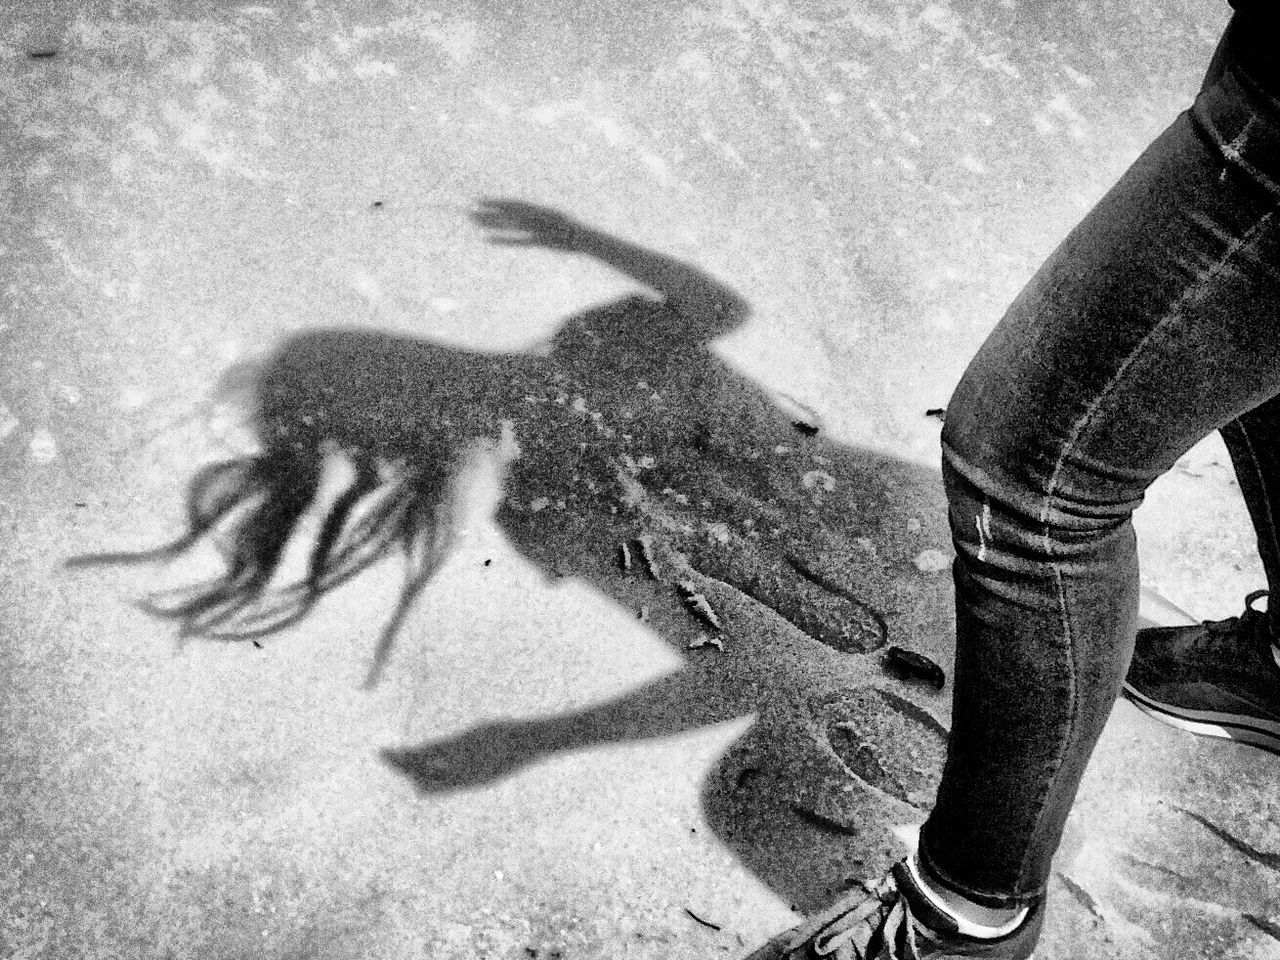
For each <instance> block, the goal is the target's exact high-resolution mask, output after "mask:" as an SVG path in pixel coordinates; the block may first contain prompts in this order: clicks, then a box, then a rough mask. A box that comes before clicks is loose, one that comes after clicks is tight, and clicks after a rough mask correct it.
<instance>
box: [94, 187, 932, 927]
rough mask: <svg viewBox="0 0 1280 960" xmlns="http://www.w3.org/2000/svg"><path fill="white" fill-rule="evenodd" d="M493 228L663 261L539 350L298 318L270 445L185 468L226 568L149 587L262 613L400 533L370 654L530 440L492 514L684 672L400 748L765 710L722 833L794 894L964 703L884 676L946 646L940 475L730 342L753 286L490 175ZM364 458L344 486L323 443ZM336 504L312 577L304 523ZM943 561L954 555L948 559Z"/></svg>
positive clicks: (186, 605) (503, 753)
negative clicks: (390, 587) (384, 611)
mask: <svg viewBox="0 0 1280 960" xmlns="http://www.w3.org/2000/svg"><path fill="white" fill-rule="evenodd" d="M472 216H473V219H474V220H475V221H476V223H478V224H479V225H480V226H481V227H482V228H484V229H485V230H486V231H488V234H489V238H490V240H491V241H492V242H495V243H503V244H511V245H519V246H537V247H544V248H551V249H555V250H560V251H565V252H570V253H576V254H582V255H586V256H590V257H593V258H595V259H597V260H599V261H600V262H602V263H604V264H607V265H608V266H610V267H613V268H615V269H616V270H618V271H620V272H621V273H623V274H625V275H627V276H628V277H630V278H632V279H633V280H635V281H636V282H637V283H638V284H639V285H641V286H642V287H644V288H645V290H646V292H645V293H643V294H639V293H638V294H635V295H631V296H626V297H623V298H621V299H619V300H617V301H614V302H612V303H608V304H606V305H603V306H600V307H597V308H594V309H591V310H587V311H585V312H583V313H581V314H578V315H576V316H574V317H572V318H570V319H568V320H567V321H566V322H565V323H564V324H563V325H562V327H561V328H560V329H559V330H558V332H557V333H556V335H555V337H554V340H553V342H552V344H551V349H550V350H549V351H548V352H546V353H545V355H531V354H484V353H478V352H472V351H466V350H460V349H454V348H450V347H446V346H441V345H438V344H432V343H429V342H426V341H423V340H418V339H415V338H409V337H404V336H393V335H389V334H386V333H380V332H369V331H360V330H345V329H338V330H318V331H312V332H307V333H304V334H301V335H299V336H296V337H294V338H292V339H290V340H289V341H287V342H286V343H284V344H283V345H282V346H281V347H280V348H279V349H278V350H277V351H276V352H275V353H274V354H273V355H272V356H271V357H270V358H269V359H268V360H267V361H266V362H265V363H264V364H263V365H262V367H261V369H260V370H259V371H258V372H257V375H256V378H255V380H254V382H253V396H254V424H255V430H256V433H257V436H258V439H259V441H260V443H261V449H260V450H259V451H258V452H256V453H254V454H252V455H248V456H243V457H239V458H237V459H234V460H231V461H227V462H224V463H220V464H215V465H213V466H210V467H208V468H206V469H204V470H203V471H201V472H200V473H199V474H198V475H197V476H196V477H195V478H194V479H193V481H192V482H191V486H190V489H189V493H188V529H187V531H186V533H185V534H183V535H182V536H181V537H180V538H178V539H177V540H175V541H174V542H173V543H171V544H167V545H165V546H163V547H161V548H158V549H157V550H153V551H148V552H144V553H129V554H123V553H121V554H101V555H97V556H95V557H86V558H80V559H79V560H78V561H74V562H76V563H81V564H84V563H93V562H104V561H120V560H139V559H155V558H161V557H168V556H173V555H176V554H180V553H182V552H183V551H185V550H187V549H189V548H191V547H193V546H194V545H196V544H197V543H199V542H202V541H206V540H212V541H213V542H215V543H216V544H218V545H219V548H220V550H221V551H222V553H223V555H224V558H225V566H224V569H223V570H222V571H221V572H220V574H219V575H218V576H217V577H215V578H214V579H212V580H210V581H207V582H203V583H198V584H195V585H192V586H189V587H184V588H182V589H179V590H173V591H168V592H164V593H159V594H156V595H153V596H151V597H150V598H148V600H147V601H146V606H147V608H148V609H149V610H151V611H152V612H154V613H156V614H158V615H162V616H166V617H169V618H172V619H174V620H176V621H177V622H178V623H179V624H180V626H181V629H182V632H183V633H184V634H188V635H208V636H218V637H224V638H245V637H256V636H261V635H264V634H266V633H270V632H272V631H275V630H279V629H280V628H281V627H283V626H285V625H286V624H289V623H293V622H295V621H297V620H298V619H299V618H301V617H302V616H304V615H305V614H306V613H307V611H308V610H309V609H311V607H312V606H313V605H314V604H315V603H316V602H317V600H318V599H319V598H320V597H321V596H323V595H324V594H325V593H326V592H327V591H328V590H330V589H332V588H333V587H335V586H337V584H339V583H341V582H343V581H345V580H347V579H349V578H351V577H353V576H354V575H356V574H357V573H358V572H359V571H361V570H362V569H364V568H365V567H367V566H368V565H370V564H371V563H373V562H375V561H376V560H378V559H379V558H381V557H382V556H384V555H385V554H387V553H389V552H394V551H397V550H398V551H400V552H401V553H402V554H403V556H404V559H405V569H406V574H405V581H404V585H403V589H402V591H401V596H400V599H399V602H398V604H397V606H396V608H395V610H394V611H393V612H392V615H391V617H390V619H389V622H388V624H387V626H386V628H385V630H384V631H383V633H382V636H381V639H380V641H379V643H378V648H377V650H376V652H375V654H374V657H373V667H372V669H371V673H370V680H371V682H372V680H373V679H374V678H376V675H377V673H378V671H379V670H380V669H381V668H382V665H383V664H384V663H385V661H386V659H387V657H388V654H389V650H390V644H391V642H392V638H393V637H394V634H395V631H396V628H397V627H398V626H399V624H400V623H401V621H402V620H403V618H404V617H405V615H406V612H407V611H408V609H409V607H410V605H411V603H412V601H413V599H414V597H415V596H416V595H418V593H419V592H420V591H421V590H422V589H423V588H424V587H425V586H426V584H427V583H428V582H429V581H430V578H431V576H432V574H433V573H434V572H435V571H436V570H438V569H439V567H440V565H441V564H442V563H443V561H444V560H445V558H446V557H447V556H448V555H449V551H450V547H451V544H452V542H453V539H452V538H453V528H454V526H455V517H456V506H455V505H456V501H457V497H458V490H457V484H458V480H457V476H458V465H459V462H460V460H461V459H462V458H463V457H464V454H465V451H467V450H468V449H470V448H472V447H473V445H474V444H475V443H476V442H477V441H487V442H489V443H491V444H497V445H498V446H500V447H502V448H504V449H505V450H506V451H507V453H508V457H509V460H510V462H509V464H508V468H507V472H506V475H505V479H504V482H503V491H502V498H501V501H500V504H499V507H498V509H497V513H496V521H497V523H498V525H499V527H500V529H501V530H502V531H503V532H504V533H505V534H506V536H507V537H508V538H509V539H510V541H511V542H512V543H513V544H514V545H515V546H516V547H517V548H518V549H519V550H520V551H521V553H522V554H523V555H524V556H526V557H527V558H529V559H530V560H532V561H533V562H534V563H536V564H538V565H540V566H541V567H542V568H543V569H544V570H545V571H548V572H554V573H555V574H556V575H570V576H575V577H580V578H582V579H585V580H586V581H588V582H590V583H592V584H593V585H595V586H597V587H598V588H599V589H600V590H601V591H602V592H603V593H604V594H606V595H607V596H610V597H611V598H612V599H613V600H614V601H615V602H617V603H618V604H620V605H622V606H623V607H624V608H626V609H628V610H632V611H643V617H644V618H645V619H647V621H648V622H649V625H650V626H651V627H652V628H653V629H654V630H655V631H656V632H657V633H658V634H659V635H660V636H662V637H663V638H664V639H665V640H666V641H667V642H668V643H671V644H672V645H673V646H675V647H677V648H678V649H679V650H681V651H682V653H683V654H684V655H685V656H684V665H683V667H682V668H681V669H679V670H677V671H675V672H673V673H671V674H668V675H666V676H664V677H661V678H659V679H657V680H655V681H653V682H651V683H649V684H647V685H645V686H643V687H641V688H639V689H637V690H634V691H632V692H630V693H627V694H626V695H623V696H621V697H618V698H616V699H614V700H612V701H608V702H605V703H600V704H596V705H594V706H591V707H589V708H586V709H583V710H581V711H578V712H575V713H571V714H564V715H559V716H555V717H550V718H545V719H537V720H528V721H515V720H512V721H503V722H498V723H490V724H485V725H482V726H479V727H477V728H474V729H472V730H470V731H468V732H466V733H464V734H462V735H461V736H458V737H454V738H452V739H448V740H442V741H434V742H427V743H423V744H420V745H417V746H412V747H408V748H403V749H395V750H387V751H384V757H385V759H386V760H387V762H388V763H390V764H392V765H393V766H394V767H395V768H396V769H398V770H399V771H401V772H402V773H403V774H404V775H406V776H407V777H409V778H411V779H412V780H413V782H414V783H415V784H416V786H417V787H418V788H419V789H420V790H421V791H423V792H424V793H427V792H441V791H449V790H457V789H462V788H474V787H477V786H480V785H483V784H487V783H491V782H493V781H495V780H497V779H500V778H502V777H505V776H509V775H511V774H513V773H515V772H516V771H518V770H520V769H521V768H522V767H524V766H526V765H528V764H530V763H533V762H536V761H537V760H538V759H539V758H542V757H546V756H548V755H551V754H555V753H557V752H560V751H564V750H570V749H574V748H578V747H584V746H588V745H598V744H604V743H618V742H626V741H632V740H638V739H644V738H650V737H659V736H669V735H671V734H675V733H678V732H681V731H688V730H693V729H697V728H699V727H701V726H704V725H706V724H710V723H716V722H720V721H724V720H729V719H732V718H737V717H744V716H750V715H755V717H756V721H755V723H754V725H753V726H752V728H751V729H750V730H749V731H748V733H747V734H746V735H745V736H744V737H743V738H742V739H741V740H739V742H737V743H736V744H735V745H734V746H733V747H732V748H731V749H730V750H729V752H728V753H727V754H726V756H724V757H722V758H721V759H720V761H719V762H718V764H717V765H716V768H715V769H714V770H713V771H712V773H711V775H710V776H709V777H708V780H707V782H706V785H705V787H704V791H703V799H704V804H705V808H706V812H707V819H708V822H709V823H710V825H711V826H712V827H713V828H714V829H715V831H716V832H717V834H718V835H719V836H720V837H721V839H722V840H723V841H724V842H725V843H726V844H727V845H728V846H729V847H730V848H731V849H732V850H734V851H735V853H736V854H737V855H738V856H739V857H740V858H741V859H742V860H743V861H744V863H745V864H746V865H747V866H748V867H749V868H751V869H752V870H753V871H755V872H756V873H757V875H759V876H760V877H761V878H762V879H763V880H764V881H765V882H767V883H769V884H770V885H771V886H772V887H773V888H774V889H775V890H777V891H778V892H779V893H780V895H782V896H784V897H785V898H787V899H788V900H789V901H790V902H791V903H793V904H796V905H797V906H798V907H800V908H801V909H812V908H815V907H817V906H819V905H821V904H823V903H825V902H827V901H828V900H829V899H830V896H831V893H832V892H834V891H836V890H838V889H842V888H843V887H845V886H847V885H849V884H850V883H852V882H854V881H855V880H856V879H857V878H858V876H860V875H862V874H864V873H866V874H870V873H876V872H879V871H880V870H882V869H883V868H885V867H886V866H887V865H888V862H889V860H891V859H893V858H894V855H893V853H892V849H893V847H894V843H893V841H892V840H891V839H890V837H889V833H890V831H891V830H892V829H893V827H894V826H895V825H899V824H904V823H912V822H918V821H919V820H922V819H923V811H924V810H925V809H926V808H927V805H928V804H929V803H930V802H931V798H932V796H933V791H934V788H935V787H936V783H937V780H938V778H939V776H940V773H941V766H942V762H943V758H944V755H945V739H946V727H945V721H946V712H947V709H948V708H947V705H946V703H945V702H944V699H943V697H942V695H941V694H940V693H939V692H938V691H937V690H935V689H933V688H931V687H928V686H924V685H921V684H919V683H915V682H912V681H910V680H908V679H904V678H895V677H893V676H890V675H889V674H887V673H886V671H885V669H884V665H883V663H882V658H881V656H880V654H879V653H878V651H880V650H881V649H882V648H884V647H885V646H886V645H887V644H891V643H892V644H903V645H905V646H908V647H912V648H914V649H916V650H917V651H920V652H922V653H924V654H927V655H929V656H931V657H933V658H934V659H936V660H939V661H941V662H943V663H947V662H948V661H949V659H950V648H951V624H952V621H951V594H950V585H949V581H948V579H947V578H946V577H945V576H941V575H940V572H941V570H942V569H944V568H945V560H946V555H945V551H946V550H947V548H948V544H949V537H948V536H947V534H946V530H945V518H944V510H943V506H942V502H941V490H940V484H939V483H938V478H937V475H936V474H934V473H931V472H929V471H926V470H922V469H920V468H919V467H916V466H914V465H911V464H909V463H906V462H903V461H899V460H896V459H894V458H892V457H888V456H885V455H883V454H879V453H876V452H873V451H869V450H860V449H854V448H852V447H849V446H846V445H842V444H839V443H836V442H833V441H831V440H829V439H827V438H826V437H825V436H823V435H822V434H821V433H820V431H818V430H817V428H816V426H815V425H814V424H812V423H808V422H803V421H797V420H796V419H794V416H793V415H788V413H787V412H786V411H784V410H783V409H782V407H781V406H780V405H779V404H778V403H777V402H776V401H775V399H774V398H773V397H771V396H770V395H769V394H767V393H766V392H765V391H763V390H762V389H761V388H760V387H759V386H757V385H756V384H754V383H752V382H751V381H750V380H748V379H747V378H745V377H743V376H742V375H741V374H739V373H737V372H736V371H735V370H734V369H733V368H732V367H730V366H729V365H728V364H727V363H725V362H724V361H722V360H721V359H720V358H719V357H718V356H717V355H716V354H715V353H714V352H713V351H712V350H711V349H710V348H709V345H710V343H711V341H713V340H714V339H716V338H717V337H720V336H723V335H724V334H726V333H728V332H729V331H731V330H733V329H735V328H736V327H737V326H738V325H740V324H741V323H742V322H743V321H744V320H745V319H746V317H747V314H748V310H747V305H746V304H745V303H744V302H743V301H742V299H741V298H740V297H738V296H737V295H736V294H734V293H733V292H732V291H731V290H729V289H728V288H726V287H725V286H724V285H723V284H721V283H719V282H717V281H715V280H714V279H712V278H710V277H708V276H707V275H705V274H704V273H702V272H701V271H699V270H697V269H695V268H694V267H692V266H691V265H689V264H687V263H684V262H681V261H679V260H675V259H673V258H670V257H666V256H663V255H661V254H658V253H655V252H654V251H651V250H647V249H644V248H642V247H639V246H636V245H633V244H630V243H627V242H625V241H623V240H620V239H618V238H616V237H612V236H609V235H607V234H604V233H601V232H599V231H597V230H594V229H591V228H589V227H587V226H585V225H583V224H581V223H578V222H576V221H574V220H571V219H569V218H567V217H565V216H563V215H561V214H559V213H557V212H555V211H553V210H550V209H548V208H544V207H538V206H534V205H531V204H525V203H519V202H515V201H510V200H489V201H483V202H481V203H480V204H479V205H478V206H477V207H476V208H475V210H474V211H473V213H472ZM334 457H338V458H340V459H342V460H343V461H345V462H346V463H347V464H349V466H350V468H351V473H350V481H349V483H348V485H347V486H346V488H345V489H343V490H342V491H340V492H339V493H338V494H337V495H336V496H334V497H332V498H331V499H330V500H329V501H328V502H324V500H323V498H322V497H321V486H322V484H321V478H322V474H323V473H324V465H325V462H326V460H328V459H332V458H334ZM308 511H311V512H312V513H313V514H314V513H316V512H317V511H318V512H319V516H320V520H319V523H318V525H317V527H316V530H315V534H314V539H313V541H312V542H311V543H310V544H309V546H308V561H307V564H306V570H305V573H304V575H302V576H301V577H300V578H299V579H298V580H297V582H294V583H291V584H287V585H285V586H283V587H281V586H277V585H276V581H277V580H278V579H279V576H278V574H279V571H280V565H281V559H282V557H283V556H284V554H285V549H286V545H287V544H288V543H289V542H290V540H291V539H292V538H293V537H294V536H295V534H296V533H297V531H298V529H299V528H300V523H301V520H302V518H303V517H304V515H306V514H308ZM939 561H942V562H939Z"/></svg>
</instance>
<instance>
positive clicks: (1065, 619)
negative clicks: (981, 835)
mask: <svg viewBox="0 0 1280 960" xmlns="http://www.w3.org/2000/svg"><path fill="white" fill-rule="evenodd" d="M1274 212H1275V211H1274V210H1268V211H1267V212H1266V213H1264V214H1263V215H1262V216H1261V217H1260V218H1259V219H1258V220H1257V221H1256V222H1255V223H1254V224H1253V225H1252V226H1251V227H1250V228H1249V229H1248V230H1247V231H1245V232H1244V234H1242V235H1241V237H1240V239H1238V240H1236V241H1234V242H1232V243H1231V244H1230V245H1229V246H1228V247H1227V249H1226V250H1225V251H1224V252H1223V253H1222V256H1221V257H1220V258H1219V259H1218V260H1217V262H1215V263H1214V264H1213V266H1211V267H1209V268H1208V269H1207V270H1204V271H1202V272H1201V273H1200V274H1199V275H1198V276H1197V277H1196V279H1195V281H1194V282H1193V283H1191V284H1189V285H1188V286H1187V287H1186V289H1184V290H1183V291H1182V293H1181V294H1180V295H1179V296H1178V298H1177V299H1176V300H1175V301H1174V302H1173V303H1172V304H1170V306H1169V307H1168V308H1167V309H1166V312H1165V314H1164V316H1163V317H1161V318H1160V320H1159V322H1157V323H1156V324H1154V325H1153V326H1152V327H1151V329H1150V330H1148V331H1147V333H1146V335H1145V336H1144V337H1143V338H1142V339H1141V340H1140V341H1138V343H1137V344H1136V345H1135V346H1134V348H1133V349H1132V350H1131V351H1130V352H1129V355H1128V356H1127V357H1126V358H1125V359H1124V362H1123V363H1121V364H1120V366H1119V367H1118V368H1117V370H1116V372H1115V373H1114V374H1113V375H1112V376H1111V379H1110V380H1109V381H1108V382H1107V384H1106V385H1105V386H1104V387H1103V388H1102V389H1101V390H1100V391H1098V395H1097V396H1096V397H1095V398H1094V399H1093V401H1092V402H1091V403H1090V404H1089V406H1088V408H1087V409H1086V410H1085V411H1084V413H1083V414H1082V415H1081V416H1080V418H1079V419H1078V420H1077V421H1076V422H1075V424H1074V425H1073V426H1072V428H1071V432H1070V434H1069V436H1068V438H1067V442H1066V443H1065V444H1063V447H1062V452H1061V453H1060V454H1059V455H1058V460H1057V463H1056V464H1054V468H1053V473H1052V474H1051V475H1050V477H1049V482H1048V484H1047V485H1046V487H1045V495H1044V501H1043V504H1042V506H1041V508H1040V523H1041V524H1042V525H1043V527H1044V531H1043V533H1042V537H1043V547H1044V554H1045V556H1046V557H1048V556H1052V554H1051V550H1052V540H1051V537H1050V531H1051V529H1052V525H1051V524H1050V522H1049V514H1050V511H1051V510H1052V509H1053V502H1054V500H1055V499H1056V496H1057V487H1058V482H1059V479H1060V478H1061V476H1062V472H1063V469H1064V467H1065V465H1066V462H1067V457H1069V456H1070V455H1071V452H1072V451H1073V450H1074V449H1075V448H1076V446H1077V445H1078V444H1079V442H1080V438H1081V436H1083V434H1084V432H1085V430H1086V429H1088V427H1089V425H1090V423H1091V422H1092V421H1093V418H1094V416H1095V415H1096V414H1097V412H1098V410H1099V408H1100V407H1101V406H1102V402H1103V401H1104V400H1105V399H1106V398H1107V397H1108V396H1109V395H1110V394H1111V393H1112V392H1113V391H1114V390H1115V389H1116V387H1117V386H1118V385H1119V384H1120V382H1121V380H1122V378H1123V377H1124V375H1125V374H1126V373H1127V372H1128V371H1129V369H1130V368H1131V367H1132V366H1133V365H1134V363H1136V362H1137V359H1138V357H1139V356H1140V355H1141V354H1142V353H1143V352H1144V350H1145V349H1146V348H1147V346H1148V344H1150V343H1151V341H1152V340H1153V339H1154V338H1155V337H1156V335H1157V334H1158V333H1160V332H1162V331H1163V330H1164V329H1165V328H1166V327H1168V326H1169V324H1171V323H1172V322H1173V321H1174V320H1176V319H1177V318H1179V317H1181V316H1183V312H1182V307H1183V305H1184V304H1186V302H1187V301H1188V300H1190V299H1191V298H1192V297H1193V296H1195V295H1196V294H1198V293H1199V292H1200V291H1201V290H1203V289H1204V288H1205V287H1206V286H1207V285H1208V284H1209V283H1210V282H1211V281H1213V280H1215V279H1216V278H1217V277H1218V275H1219V274H1221V273H1222V271H1223V269H1224V268H1225V267H1226V265H1227V264H1228V263H1229V262H1230V261H1231V260H1232V259H1233V258H1234V257H1235V256H1236V255H1237V254H1238V253H1239V252H1240V251H1241V250H1243V249H1244V248H1245V247H1247V246H1248V245H1249V244H1251V243H1252V242H1253V240H1254V239H1255V237H1256V235H1257V234H1258V233H1259V232H1260V231H1261V230H1262V229H1263V228H1264V227H1265V226H1266V225H1267V223H1268V222H1269V221H1270V220H1271V218H1272V215H1273V214H1274ZM1053 577H1054V584H1055V587H1056V590H1057V599H1058V608H1059V611H1060V619H1061V623H1062V631H1063V635H1064V636H1065V638H1066V641H1067V652H1068V654H1069V655H1070V657H1071V660H1072V664H1071V667H1072V668H1071V671H1070V689H1069V697H1070V700H1069V706H1070V710H1071V721H1070V723H1069V725H1068V728H1067V736H1066V737H1065V738H1064V739H1063V741H1062V745H1061V746H1060V748H1059V749H1058V753H1057V756H1056V757H1055V758H1054V766H1053V770H1054V772H1053V775H1052V776H1051V777H1050V778H1049V780H1048V783H1047V784H1046V786H1045V789H1044V793H1043V795H1042V797H1041V799H1040V811H1039V813H1037V814H1036V820H1035V824H1034V825H1033V827H1032V830H1031V836H1034V835H1035V834H1036V831H1037V830H1038V829H1039V827H1040V821H1041V819H1042V818H1043V817H1044V815H1045V812H1046V810H1047V809H1048V805H1047V804H1046V803H1045V800H1047V798H1048V796H1049V794H1050V793H1051V792H1052V789H1053V780H1054V779H1056V777H1057V775H1058V773H1059V772H1061V770H1062V766H1063V761H1064V760H1065V758H1066V755H1067V750H1068V748H1069V746H1070V744H1071V743H1072V742H1074V740H1075V736H1076V725H1077V720H1076V709H1075V704H1076V701H1077V698H1078V696H1079V691H1078V687H1077V682H1076V674H1077V672H1078V665H1077V663H1076V659H1077V656H1078V646H1077V644H1076V641H1075V637H1074V635H1073V633H1072V629H1071V618H1070V615H1069V614H1068V612H1067V600H1066V590H1065V586H1064V583H1063V578H1062V571H1061V569H1059V568H1058V566H1057V565H1056V564H1055V565H1054V570H1053ZM1031 852H1032V846H1031V845H1028V847H1027V850H1026V851H1025V853H1024V854H1023V858H1022V863H1021V864H1020V865H1019V867H1018V882H1019V883H1021V881H1022V877H1023V875H1024V874H1025V872H1026V868H1027V860H1028V858H1029V857H1030V856H1031Z"/></svg>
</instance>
